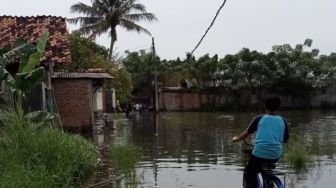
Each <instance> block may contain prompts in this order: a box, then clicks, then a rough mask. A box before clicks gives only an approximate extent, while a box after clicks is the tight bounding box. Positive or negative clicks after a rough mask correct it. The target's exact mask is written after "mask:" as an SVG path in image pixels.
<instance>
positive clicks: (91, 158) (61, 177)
mask: <svg viewBox="0 0 336 188" xmlns="http://www.w3.org/2000/svg"><path fill="white" fill-rule="evenodd" d="M0 118H1V119H0V120H1V128H0V129H1V139H0V187H8V188H11V187H13V188H14V187H26V188H30V187H31V188H36V187H37V188H39V187H43V188H44V187H48V188H53V187H55V188H56V187H72V186H74V185H80V184H81V183H82V180H83V178H85V177H87V176H88V175H90V174H91V172H93V170H94V168H95V164H96V160H97V153H96V149H95V147H94V145H93V144H91V143H90V142H89V141H87V140H85V139H84V138H82V137H81V136H77V135H70V134H67V133H64V132H63V131H61V130H58V129H56V128H48V127H40V128H36V127H35V128H34V127H33V126H32V125H30V124H29V123H27V122H26V121H24V120H20V119H16V118H15V115H12V114H10V113H8V114H1V116H0Z"/></svg>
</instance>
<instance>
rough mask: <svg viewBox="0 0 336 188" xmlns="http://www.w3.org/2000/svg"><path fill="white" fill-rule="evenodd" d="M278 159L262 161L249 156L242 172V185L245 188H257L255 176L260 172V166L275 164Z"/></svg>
mask: <svg viewBox="0 0 336 188" xmlns="http://www.w3.org/2000/svg"><path fill="white" fill-rule="evenodd" d="M278 160H279V159H264V158H260V157H256V156H254V155H251V158H250V160H249V161H248V163H247V165H246V167H245V170H244V180H243V182H244V184H245V188H256V187H257V174H258V173H259V172H260V171H261V169H260V166H261V164H264V163H276V162H278Z"/></svg>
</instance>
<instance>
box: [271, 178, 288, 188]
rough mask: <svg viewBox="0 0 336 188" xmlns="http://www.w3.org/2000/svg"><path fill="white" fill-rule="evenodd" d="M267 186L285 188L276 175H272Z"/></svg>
mask: <svg viewBox="0 0 336 188" xmlns="http://www.w3.org/2000/svg"><path fill="white" fill-rule="evenodd" d="M267 188H285V185H284V184H283V183H282V182H281V180H280V179H279V178H278V177H276V176H271V177H270V178H269V180H268V182H267Z"/></svg>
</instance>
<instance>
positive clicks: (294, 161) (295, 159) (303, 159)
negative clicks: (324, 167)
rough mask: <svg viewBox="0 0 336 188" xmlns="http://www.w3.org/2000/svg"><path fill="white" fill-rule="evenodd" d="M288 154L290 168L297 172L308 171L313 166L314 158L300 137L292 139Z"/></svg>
mask: <svg viewBox="0 0 336 188" xmlns="http://www.w3.org/2000/svg"><path fill="white" fill-rule="evenodd" d="M286 153H287V155H286V160H287V162H288V164H289V167H290V168H291V169H293V170H295V171H297V172H302V171H307V170H308V169H309V167H310V166H311V165H312V164H313V158H312V156H311V155H310V151H309V149H308V147H307V146H306V145H305V143H304V141H303V140H302V139H300V138H299V137H298V136H294V137H293V138H291V142H290V144H289V146H288V148H287V152H286Z"/></svg>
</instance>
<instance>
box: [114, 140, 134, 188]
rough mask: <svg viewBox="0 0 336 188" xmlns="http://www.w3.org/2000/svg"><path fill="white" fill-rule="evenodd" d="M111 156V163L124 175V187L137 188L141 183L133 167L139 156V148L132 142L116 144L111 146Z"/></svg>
mask: <svg viewBox="0 0 336 188" xmlns="http://www.w3.org/2000/svg"><path fill="white" fill-rule="evenodd" d="M112 156H113V161H114V163H113V164H114V165H115V167H116V168H117V170H119V172H120V173H121V174H123V176H124V178H123V183H124V187H129V188H137V187H138V186H139V184H140V183H141V181H140V178H139V176H138V174H137V173H136V169H135V167H136V165H137V163H138V162H139V160H140V156H141V154H140V151H139V149H138V148H137V147H136V146H134V145H133V144H126V145H116V146H114V147H113V148H112ZM120 183H121V182H120Z"/></svg>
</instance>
